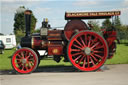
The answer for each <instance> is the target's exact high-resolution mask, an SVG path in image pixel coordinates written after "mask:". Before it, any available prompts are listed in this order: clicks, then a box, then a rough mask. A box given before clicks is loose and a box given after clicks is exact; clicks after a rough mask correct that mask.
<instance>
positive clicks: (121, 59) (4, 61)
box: [0, 44, 128, 70]
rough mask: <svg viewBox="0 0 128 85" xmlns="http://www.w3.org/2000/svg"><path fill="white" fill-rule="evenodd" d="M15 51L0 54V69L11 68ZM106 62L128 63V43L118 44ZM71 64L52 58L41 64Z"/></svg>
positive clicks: (42, 61)
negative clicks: (112, 55) (114, 52)
mask: <svg viewBox="0 0 128 85" xmlns="http://www.w3.org/2000/svg"><path fill="white" fill-rule="evenodd" d="M14 52H15V49H12V50H5V53H4V54H0V70H10V69H12V66H11V56H12V55H13V53H14ZM105 64H128V45H127V46H126V45H125V44H118V45H117V52H116V54H115V55H114V57H113V58H112V59H110V60H107V62H106V63H105ZM60 65H61V66H71V64H70V63H69V62H68V63H65V62H63V60H61V62H60V63H56V62H55V61H53V60H52V59H45V60H41V63H40V66H60Z"/></svg>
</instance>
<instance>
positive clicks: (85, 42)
mask: <svg viewBox="0 0 128 85" xmlns="http://www.w3.org/2000/svg"><path fill="white" fill-rule="evenodd" d="M84 36H85V44H86V45H87V44H88V43H87V40H88V39H87V35H84Z"/></svg>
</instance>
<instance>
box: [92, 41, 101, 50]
mask: <svg viewBox="0 0 128 85" xmlns="http://www.w3.org/2000/svg"><path fill="white" fill-rule="evenodd" d="M98 44H99V42H97V43H95V44H94V45H93V46H92V47H91V49H93V48H94V47H96V46H97V45H98Z"/></svg>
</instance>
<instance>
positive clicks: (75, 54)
mask: <svg viewBox="0 0 128 85" xmlns="http://www.w3.org/2000/svg"><path fill="white" fill-rule="evenodd" d="M80 54H81V52H80V53H74V54H72V56H77V55H80Z"/></svg>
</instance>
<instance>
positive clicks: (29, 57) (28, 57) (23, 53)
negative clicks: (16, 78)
mask: <svg viewBox="0 0 128 85" xmlns="http://www.w3.org/2000/svg"><path fill="white" fill-rule="evenodd" d="M37 65H38V57H37V55H36V53H35V52H34V51H33V50H32V49H30V48H21V49H19V50H17V51H16V52H15V53H14V55H13V56H12V66H13V68H14V70H16V71H17V72H19V73H23V74H26V73H31V72H33V71H34V70H35V69H36V68H37Z"/></svg>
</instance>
